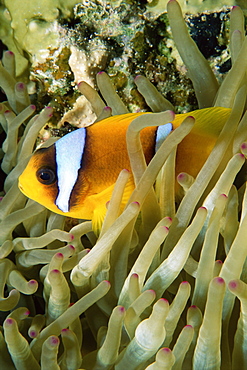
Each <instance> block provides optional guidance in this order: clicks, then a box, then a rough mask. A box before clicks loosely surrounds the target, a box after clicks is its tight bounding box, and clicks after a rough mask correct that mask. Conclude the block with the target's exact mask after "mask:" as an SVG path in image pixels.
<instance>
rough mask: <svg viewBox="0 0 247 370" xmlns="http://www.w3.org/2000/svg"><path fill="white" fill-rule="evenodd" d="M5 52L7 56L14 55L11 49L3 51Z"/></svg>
mask: <svg viewBox="0 0 247 370" xmlns="http://www.w3.org/2000/svg"><path fill="white" fill-rule="evenodd" d="M5 54H7V55H8V56H12V57H13V56H14V55H15V54H14V53H13V51H11V50H7V51H6V52H5Z"/></svg>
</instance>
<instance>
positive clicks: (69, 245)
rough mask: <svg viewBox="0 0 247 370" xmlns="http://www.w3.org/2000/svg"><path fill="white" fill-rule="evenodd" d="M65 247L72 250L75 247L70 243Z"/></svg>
mask: <svg viewBox="0 0 247 370" xmlns="http://www.w3.org/2000/svg"><path fill="white" fill-rule="evenodd" d="M67 247H68V248H69V249H70V250H71V251H72V252H74V251H75V247H74V246H73V245H72V244H68V245H67Z"/></svg>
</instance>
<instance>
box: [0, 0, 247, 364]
mask: <svg viewBox="0 0 247 370" xmlns="http://www.w3.org/2000/svg"><path fill="white" fill-rule="evenodd" d="M167 11H168V17H169V21H170V26H171V30H172V34H173V38H174V41H175V43H176V46H177V48H178V51H179V53H180V55H181V57H182V59H183V62H184V64H185V66H186V68H187V70H188V73H189V77H190V78H191V80H192V83H193V86H194V89H195V94H196V97H197V100H198V105H199V108H203V107H211V106H217V107H228V108H231V109H232V110H231V114H230V117H229V119H228V120H227V122H226V124H225V126H224V128H223V130H222V132H221V133H220V135H219V137H218V140H217V142H216V144H215V146H214V148H213V150H212V152H211V154H210V155H209V157H208V159H207V161H206V162H205V164H204V165H203V167H202V169H201V171H200V172H199V174H198V175H197V177H196V178H192V176H191V174H187V173H182V174H180V175H179V176H178V178H177V180H176V179H175V178H174V173H175V171H174V163H175V154H176V146H177V144H178V143H179V142H180V141H181V140H182V139H183V138H184V137H185V136H186V135H187V134H188V133H189V132H190V130H191V128H192V127H193V124H194V119H193V117H188V118H187V119H186V120H185V121H184V122H183V123H182V125H181V126H180V127H179V128H178V129H176V130H175V131H174V132H173V134H172V135H171V136H168V138H167V140H166V142H165V143H164V145H162V147H161V148H160V149H159V150H158V151H157V153H156V155H155V156H154V157H153V159H152V161H151V162H150V163H149V165H148V166H147V165H146V163H145V162H144V161H143V156H142V152H141V147H140V145H139V144H140V143H139V133H140V131H141V129H142V128H144V127H146V126H148V125H150V124H151V122H150V121H149V119H148V117H149V115H141V116H140V117H138V118H137V119H136V120H135V121H133V123H132V124H131V128H130V130H129V132H128V135H127V141H128V143H129V148H132V149H133V150H130V152H129V156H130V161H131V163H132V164H133V165H132V170H133V174H134V178H135V181H136V187H135V190H134V191H133V193H132V195H131V197H130V199H129V202H128V204H127V206H126V207H125V209H124V210H123V211H121V212H120V204H121V197H122V194H123V192H124V188H125V186H126V184H127V181H128V177H129V173H128V171H126V170H124V169H123V171H122V172H121V173H120V174H119V178H118V180H117V182H116V185H115V189H114V192H113V195H112V198H111V200H110V202H109V204H107V208H108V210H107V215H106V218H105V220H104V223H103V226H102V229H101V231H100V234H99V236H97V235H95V234H94V233H93V228H92V222H91V221H81V222H80V223H76V222H74V226H72V227H71V221H69V220H68V219H66V218H65V217H64V216H61V215H57V214H54V213H52V212H50V211H48V210H47V209H46V208H44V207H43V206H41V205H39V204H37V203H36V202H34V201H31V200H27V198H26V197H25V196H24V195H23V194H22V193H20V191H19V190H18V186H17V181H18V177H19V175H20V174H21V173H22V171H23V169H24V168H25V166H26V164H27V162H28V159H29V158H30V156H31V154H32V152H33V150H34V148H35V146H36V139H37V136H38V134H39V132H40V130H41V129H42V128H43V127H44V126H45V124H46V123H47V121H48V120H49V118H50V117H51V115H52V108H50V107H45V108H44V109H43V110H42V111H41V112H40V113H39V114H37V115H35V116H33V114H34V111H35V106H34V105H31V104H30V100H29V96H28V93H27V89H26V86H25V84H24V83H20V82H17V81H16V79H15V56H14V54H13V53H12V52H10V51H7V52H5V54H4V58H3V64H1V65H0V85H1V87H2V89H3V90H4V92H5V94H6V96H7V101H6V102H4V103H2V104H1V105H0V123H1V126H2V129H3V131H4V132H5V135H6V138H5V140H4V142H3V145H2V151H1V156H2V169H3V171H4V172H5V174H6V175H7V177H6V180H5V183H4V193H3V197H2V200H1V205H0V219H1V223H0V241H1V247H0V258H1V259H0V274H1V298H0V310H1V318H2V322H3V326H2V329H3V330H1V331H0V368H1V369H7V368H8V369H17V370H19V369H29V368H31V369H48V368H49V369H51V370H52V369H59V368H60V369H64V370H66V369H70V370H72V369H74V370H76V369H87V370H91V369H113V368H114V369H117V370H126V369H127V368H129V369H133V370H134V369H149V370H150V369H195V370H200V369H220V368H222V369H244V368H246V367H247V354H246V343H247V324H246V320H245V319H246V314H247V307H246V297H247V296H246V294H247V287H246V284H247V281H246V280H247V274H246V271H247V269H246V262H245V260H246V254H247V253H246V250H247V249H246V246H245V243H246V239H245V238H246V227H247V225H246V224H247V216H246V209H247V205H246V202H247V194H246V189H245V175H244V171H243V168H244V167H243V166H244V162H245V156H246V155H247V150H246V148H247V143H246V139H247V118H246V113H245V105H246V67H247V58H246V54H247V50H246V49H247V38H245V37H244V17H243V13H242V11H241V9H240V8H239V7H233V8H232V11H231V30H230V51H231V58H232V68H231V69H230V71H229V72H228V74H227V75H226V77H225V79H224V80H223V82H222V83H221V85H220V86H219V85H218V81H217V80H216V78H215V76H214V74H213V72H212V70H211V69H210V68H209V65H208V63H207V61H206V59H205V58H204V57H203V56H202V54H201V53H200V52H199V50H198V48H197V46H196V44H195V43H194V41H193V40H192V39H191V37H190V36H189V33H188V31H187V28H186V25H185V23H184V20H183V15H182V12H181V9H180V7H179V4H178V2H177V1H176V0H170V1H169V2H168V6H167ZM135 83H136V85H137V88H138V90H139V92H140V93H141V94H142V96H143V97H144V99H145V100H146V103H147V105H148V106H149V107H150V109H151V110H152V111H153V112H156V113H154V114H155V115H156V116H157V119H160V120H161V122H162V117H164V115H169V114H171V113H169V112H168V113H163V111H165V110H167V109H168V110H170V109H171V108H172V106H171V103H170V102H169V101H167V100H166V99H165V98H164V97H163V96H161V95H160V93H159V92H158V91H157V90H156V88H155V87H154V86H153V85H152V84H151V83H150V82H149V81H148V79H146V78H145V77H144V76H137V77H136V78H135ZM97 86H98V89H99V91H100V94H99V93H98V92H97V91H96V90H94V89H93V88H92V87H90V86H89V85H88V84H87V83H86V82H81V83H80V84H79V86H78V89H79V91H80V92H81V93H82V94H84V95H85V96H86V98H87V99H88V100H89V102H90V103H91V104H92V107H93V110H94V112H95V114H96V115H97V117H98V119H102V118H104V117H106V116H108V115H109V114H111V112H113V114H122V113H126V112H127V108H126V107H125V105H124V104H123V102H122V101H121V99H120V98H119V96H118V95H117V93H116V92H115V90H114V87H113V85H112V84H111V81H110V78H109V77H108V75H107V74H106V73H105V72H100V73H98V75H97ZM109 107H110V108H111V109H110V108H109ZM159 112H161V113H159ZM32 116H33V117H32ZM31 117H32V118H31ZM52 140H53V139H49V140H48V141H47V142H46V143H44V145H49V143H50V142H51V141H52ZM241 169H242V170H241ZM237 176H238V179H237V180H238V181H236V182H235V179H236V177H237ZM175 181H178V183H179V185H180V187H181V189H180V190H181V194H183V196H181V199H180V200H179V202H177V201H176V199H175V196H174V186H175ZM119 213H120V214H119ZM236 297H237V299H236Z"/></svg>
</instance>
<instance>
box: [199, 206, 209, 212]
mask: <svg viewBox="0 0 247 370" xmlns="http://www.w3.org/2000/svg"><path fill="white" fill-rule="evenodd" d="M199 209H205V211H207V208H206V207H200V208H199Z"/></svg>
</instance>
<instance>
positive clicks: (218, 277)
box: [215, 276, 225, 284]
mask: <svg viewBox="0 0 247 370" xmlns="http://www.w3.org/2000/svg"><path fill="white" fill-rule="evenodd" d="M215 281H216V282H217V283H218V284H224V283H225V280H224V279H223V278H222V277H220V276H217V277H216V278H215Z"/></svg>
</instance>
